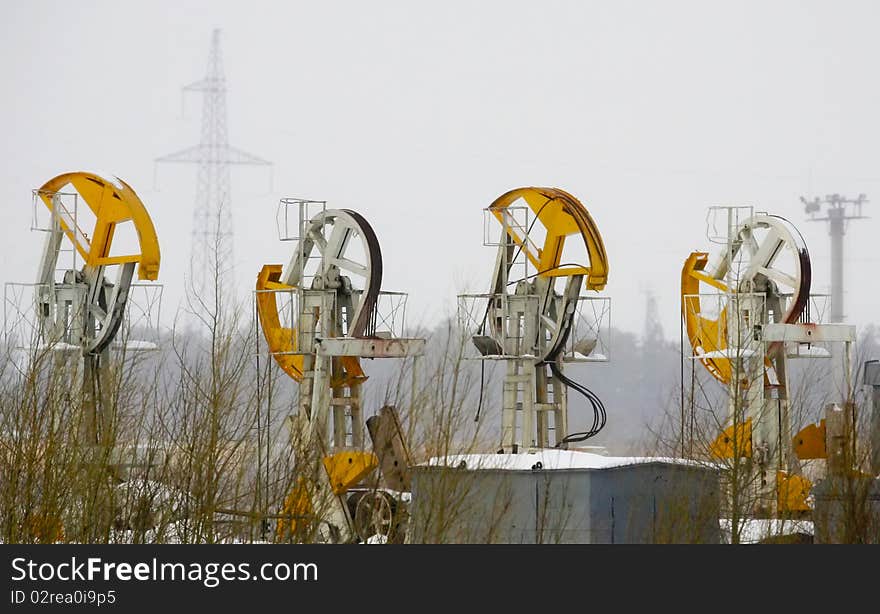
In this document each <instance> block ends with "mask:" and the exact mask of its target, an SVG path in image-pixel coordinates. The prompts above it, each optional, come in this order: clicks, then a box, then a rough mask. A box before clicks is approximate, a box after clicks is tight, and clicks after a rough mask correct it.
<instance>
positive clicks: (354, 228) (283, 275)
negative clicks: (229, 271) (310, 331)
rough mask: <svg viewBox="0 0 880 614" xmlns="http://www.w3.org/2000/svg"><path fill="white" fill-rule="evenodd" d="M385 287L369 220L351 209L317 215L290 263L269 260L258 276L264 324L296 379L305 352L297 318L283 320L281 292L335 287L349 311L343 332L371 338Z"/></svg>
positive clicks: (270, 343)
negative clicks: (299, 345)
mask: <svg viewBox="0 0 880 614" xmlns="http://www.w3.org/2000/svg"><path fill="white" fill-rule="evenodd" d="M381 287H382V252H381V250H380V249H379V241H378V239H377V238H376V233H375V232H374V231H373V228H372V227H371V226H370V224H369V223H368V222H367V220H366V219H364V217H363V216H361V215H360V214H359V213H356V212H354V211H351V210H348V209H328V210H326V211H322V212H321V213H318V214H317V215H315V216H314V217H312V219H311V220H309V222H308V224H307V225H306V227H305V229H304V232H303V236H302V237H301V238H300V240H299V243H298V244H297V246H296V250H295V252H294V254H293V256H292V257H291V260H290V263H289V264H288V265H287V267H286V268H283V269H282V267H281V265H279V264H267V265H264V266H263V268H262V270H261V271H260V274H259V275H258V276H257V285H256V289H257V312H258V315H259V320H260V327H261V328H262V330H263V335H264V336H265V338H266V342H267V344H268V346H269V351H270V352H271V354H272V356H273V358H274V359H275V361H276V362H277V363H278V365H279V366H280V367H281V368H282V370H283V371H284V372H285V373H287V374H288V375H289V376H290V377H291V378H293V379H294V380H296V381H300V380H301V379H302V376H303V373H302V371H303V357H302V354H300V353H296V352H295V348H296V344H297V338H296V329H297V323H296V322H295V321H293V322H290V326H289V327H288V326H285V325H284V324H282V318H281V316H280V313H279V305H278V300H277V293H278V291H292V290H296V289H299V288H304V289H331V288H332V289H336V290H337V291H338V298H339V300H340V301H341V302H342V304H343V306H344V312H345V317H344V322H339V323H338V325H339V326H340V330H339V331H338V332H339V336H348V337H368V336H371V335H373V334H374V333H375V311H376V303H377V301H378V298H379V291H380V289H381ZM351 366H352V368H353V370H355V371H356V370H357V368H356V367H354V365H351Z"/></svg>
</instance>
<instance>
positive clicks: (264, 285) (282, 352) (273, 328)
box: [256, 264, 367, 388]
mask: <svg viewBox="0 0 880 614" xmlns="http://www.w3.org/2000/svg"><path fill="white" fill-rule="evenodd" d="M281 269H282V267H281V265H280V264H266V265H263V268H261V269H260V272H259V274H258V275H257V285H256V289H257V315H258V316H259V318H260V328H262V329H263V336H264V337H265V338H266V343H267V345H268V346H269V351H270V352H271V354H272V356H273V357H274V358H275V362H277V363H278V366H280V367H281V369H282V370H283V371H284V372H285V373H287V375H289V376H290V377H291V378H293V379H294V380H295V381H297V382H299V381H302V376H303V356H302V354H294V353H293V352H294V348H295V347H296V330H294V329H292V328H287V327H285V326H282V325H281V319H280V318H279V316H278V300H277V297H278V292H279V291H282V292H283V291H292V290H295V288H294V287H293V286H288V285H286V284H283V283H281V281H280V279H281ZM340 361H341V363H342V376H341V377H336V378H334V379H333V380H332V381H331V382H330V386H331V387H333V388H336V387H339V386H349V385H351V384H354V383H355V382H363V381H365V380H366V379H367V376H366V375H365V374H364V371H363V369H362V368H361V364H360V361H359V360H358V359H357V358H356V357H354V356H343V357H342V358H341V359H340Z"/></svg>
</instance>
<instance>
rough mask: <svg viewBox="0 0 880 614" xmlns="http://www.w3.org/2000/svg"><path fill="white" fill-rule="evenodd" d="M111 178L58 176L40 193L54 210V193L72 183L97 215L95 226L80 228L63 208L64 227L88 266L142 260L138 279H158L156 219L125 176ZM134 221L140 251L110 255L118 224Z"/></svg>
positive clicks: (71, 213)
mask: <svg viewBox="0 0 880 614" xmlns="http://www.w3.org/2000/svg"><path fill="white" fill-rule="evenodd" d="M115 179H116V180H115V181H113V180H108V179H104V178H103V177H100V176H98V175H95V174H94V173H87V172H74V173H65V174H63V175H58V176H57V177H55V178H53V179H50V180H49V181H47V182H46V183H45V184H43V186H42V187H41V188H40V189H39V191H38V194H39V196H40V199H41V200H42V201H43V203H44V204H45V205H46V206H47V207H48V208H49V210H50V211H53V210H54V207H55V204H54V203H53V201H52V196H53V195H54V194H56V193H58V192H61V191H62V190H63V188H64V187H65V186H67V185H72V186H73V187H74V189H75V190H76V191H77V192H78V193H79V195H80V196H81V197H82V200H83V201H84V202H85V203H86V205H88V207H89V209H91V211H92V213H93V214H94V215H95V226H94V228H91V229H82V228H78V227H76V226H77V221H78V216H77V215H75V212H73V211H66V210H65V211H59V212H58V214H59V219H60V222H61V229H62V230H63V232H64V233H65V234H66V235H67V238H68V239H70V241H71V243H73V245H74V246H75V247H76V250H77V251H78V252H79V254H80V255H81V256H82V258H83V260H84V261H85V263H86V265H87V266H94V267H98V266H108V265H113V264H123V263H126V262H137V263H138V278H139V279H145V280H149V281H155V280H156V279H157V278H158V277H159V260H160V255H159V240H158V238H157V236H156V229H155V227H154V226H153V220H152V219H150V215H149V213H147V209H146V207H144V204H143V203H142V202H141V199H140V198H138V195H137V194H136V193H135V191H134V190H133V189H132V188H131V186H129V185H128V184H127V183H125V182H124V181H122V180H121V179H118V178H115ZM126 222H131V223H132V224H133V225H134V229H135V232H136V233H137V237H138V244H139V248H140V253H137V254H124V255H118V256H111V255H110V245H111V243H112V242H113V233H114V232H115V230H116V227H117V225H118V224H122V223H126Z"/></svg>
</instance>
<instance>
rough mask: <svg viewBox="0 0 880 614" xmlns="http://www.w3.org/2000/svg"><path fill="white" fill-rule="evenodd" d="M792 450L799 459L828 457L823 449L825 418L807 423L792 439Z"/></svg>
mask: <svg viewBox="0 0 880 614" xmlns="http://www.w3.org/2000/svg"><path fill="white" fill-rule="evenodd" d="M791 442H792V445H793V447H794V452H795V454H796V455H797V457H798V458H799V459H800V460H807V459H811V458H828V451H827V450H826V449H825V419H824V418H823V419H822V420H821V421H820V422H819V424H808V425H807V426H805V427H804V428H802V429H801V430H800V431H799V432H798V434H797V435H795V436H794V437H793V438H792V440H791Z"/></svg>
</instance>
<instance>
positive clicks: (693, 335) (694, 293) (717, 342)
mask: <svg viewBox="0 0 880 614" xmlns="http://www.w3.org/2000/svg"><path fill="white" fill-rule="evenodd" d="M708 262H709V255H708V254H707V253H705V252H693V253H691V255H690V256H688V258H687V260H686V261H685V263H684V267H683V268H682V270H681V315H682V317H683V318H684V321H685V326H686V328H687V335H688V339H690V342H691V347H693V348H694V351H695V352H697V351H698V350H697V348H699V352H700V354H706V353H709V352H723V351H724V350H726V349H727V308H726V307H725V308H724V309H723V310H722V311H721V313H719V314H718V319H717V320H713V319H711V318H705V317H703V316H702V315H701V313H702V310H701V305H700V297H699V293H700V281H706V282H707V283H711V282H710V281H709V280H712V282H715V283H712V285H713V286H715V287H718V289H719V290H722V291H726V286H724V284H722V283H721V282H719V281H718V280H715V279H714V278H711V277H709V276H708V275H706V274H705V273H703V271H704V270H705V268H706V264H708ZM719 284H720V286H719ZM696 355H697V354H695V356H696ZM700 362H702V363H703V366H704V367H706V370H707V371H709V373H711V374H712V376H713V377H715V379H717V380H718V381H720V382H722V383H724V384H729V383H730V373H731V368H730V360H728V359H727V358H715V357H712V358H705V357H704V358H700Z"/></svg>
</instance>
